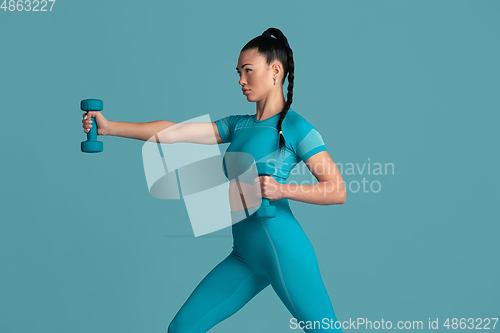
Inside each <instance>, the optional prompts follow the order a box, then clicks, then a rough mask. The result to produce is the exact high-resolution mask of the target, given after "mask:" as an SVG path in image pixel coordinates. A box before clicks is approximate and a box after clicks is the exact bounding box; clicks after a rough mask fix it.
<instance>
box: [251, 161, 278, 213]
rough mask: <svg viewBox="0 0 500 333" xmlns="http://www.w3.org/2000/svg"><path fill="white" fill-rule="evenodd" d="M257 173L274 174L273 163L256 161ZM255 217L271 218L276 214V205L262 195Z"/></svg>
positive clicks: (262, 174)
mask: <svg viewBox="0 0 500 333" xmlns="http://www.w3.org/2000/svg"><path fill="white" fill-rule="evenodd" d="M256 166H257V173H258V174H259V176H271V175H272V174H274V170H275V167H274V164H270V163H256ZM255 214H256V216H257V217H261V218H273V217H275V216H276V207H275V206H272V205H271V204H270V203H269V199H268V198H264V197H262V204H261V205H260V207H259V209H258V210H257V211H256V212H255Z"/></svg>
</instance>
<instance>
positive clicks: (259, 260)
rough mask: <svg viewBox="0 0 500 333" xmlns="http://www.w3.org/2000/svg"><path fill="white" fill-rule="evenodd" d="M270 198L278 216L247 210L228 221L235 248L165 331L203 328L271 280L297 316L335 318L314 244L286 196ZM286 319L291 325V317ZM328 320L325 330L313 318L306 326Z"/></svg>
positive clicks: (173, 332) (238, 306) (195, 331)
mask: <svg viewBox="0 0 500 333" xmlns="http://www.w3.org/2000/svg"><path fill="white" fill-rule="evenodd" d="M270 204H271V205H273V206H276V217H274V218H272V219H260V218H257V217H254V215H250V216H249V217H247V218H246V219H244V220H242V221H240V222H238V223H235V224H233V225H232V233H233V250H232V251H231V253H230V254H229V255H228V256H227V257H226V258H225V259H224V260H222V261H221V262H220V263H219V264H218V265H217V266H215V267H214V268H213V269H212V270H211V271H210V272H209V273H208V274H207V275H206V276H205V277H204V278H203V280H202V281H201V282H200V284H199V285H198V286H197V287H196V288H195V289H194V291H193V292H192V293H191V295H190V296H189V298H188V299H187V300H186V302H185V303H184V305H183V306H182V307H181V309H180V310H179V312H178V313H177V314H176V316H175V317H174V319H173V320H172V322H171V323H170V325H169V327H168V333H180V332H182V333H202V332H203V333H204V332H207V331H208V330H210V329H211V328H212V327H214V326H215V325H217V324H218V323H220V322H221V321H223V320H225V319H226V318H228V317H230V316H231V315H233V314H234V313H236V312H237V311H238V310H239V309H241V308H242V307H243V306H244V305H245V304H246V303H247V302H248V301H250V300H251V299H252V298H253V297H254V296H255V295H257V294H258V293H259V292H261V291H262V290H263V289H264V288H266V287H267V286H268V285H269V284H270V285H271V286H272V287H273V289H274V291H275V292H276V294H277V295H278V297H279V298H280V299H281V301H282V302H283V303H284V305H285V306H286V307H287V309H288V310H289V311H290V313H291V314H292V316H293V317H294V318H296V321H295V322H297V323H298V322H299V321H302V322H303V323H304V324H306V322H307V321H311V322H314V321H318V322H319V323H323V321H322V320H323V318H328V320H330V319H332V320H333V321H336V320H337V319H336V317H335V312H334V310H333V306H332V303H331V301H330V298H329V296H328V292H327V290H326V288H325V285H324V283H323V280H322V278H321V274H320V270H319V266H318V261H317V259H316V253H315V252H314V248H313V246H312V244H311V242H310V241H309V238H308V237H307V235H306V234H305V233H304V230H303V229H302V227H301V225H300V224H299V222H298V221H297V220H296V219H295V216H294V215H293V214H292V211H291V210H290V206H289V203H288V199H281V200H276V201H272V202H270ZM330 323H331V322H330ZM284 324H285V325H286V326H287V327H295V325H292V324H291V323H290V322H287V323H284ZM291 325H292V326H291ZM301 326H304V325H301ZM332 326H333V325H332V324H330V327H329V329H328V330H327V329H324V328H323V329H321V327H322V326H321V325H319V324H316V328H311V329H306V328H304V331H305V332H319V331H321V332H325V331H332V330H333V329H332ZM323 327H325V326H323ZM290 330H291V331H292V329H291V328H290ZM297 330H298V329H294V330H293V331H297ZM335 331H336V332H342V331H341V330H340V329H339V330H335Z"/></svg>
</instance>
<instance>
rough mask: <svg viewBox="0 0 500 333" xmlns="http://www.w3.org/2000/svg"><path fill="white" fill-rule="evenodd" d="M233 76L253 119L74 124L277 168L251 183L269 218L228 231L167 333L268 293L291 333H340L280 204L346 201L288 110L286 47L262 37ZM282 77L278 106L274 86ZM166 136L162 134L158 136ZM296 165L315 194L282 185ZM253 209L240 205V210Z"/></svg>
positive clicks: (279, 36)
mask: <svg viewBox="0 0 500 333" xmlns="http://www.w3.org/2000/svg"><path fill="white" fill-rule="evenodd" d="M273 36H274V37H273ZM236 70H237V71H238V74H239V76H240V80H239V84H240V85H241V87H242V91H243V94H244V95H245V96H246V98H247V100H248V101H250V102H256V103H257V112H256V114H255V115H230V116H228V117H225V118H222V119H219V120H216V121H215V122H211V123H210V122H208V123H194V122H191V123H180V124H177V123H173V122H169V121H166V120H159V121H154V122H148V123H128V122H111V121H108V120H106V118H104V116H102V114H101V113H100V112H99V111H89V112H88V113H86V114H84V119H83V121H82V122H83V128H84V132H88V131H89V128H90V127H91V126H92V125H91V120H90V117H95V118H94V119H95V121H96V123H97V126H98V134H99V135H115V136H121V137H127V138H134V139H138V140H143V141H147V140H148V139H150V138H152V137H154V136H156V140H157V142H161V143H176V142H191V143H200V144H215V143H217V144H220V143H229V142H230V143H231V144H230V146H229V147H228V149H227V151H226V152H245V153H248V154H251V155H252V156H253V158H254V159H255V161H256V162H265V161H267V160H270V159H272V160H273V162H274V163H275V165H276V171H275V174H273V175H272V176H260V177H257V178H256V183H255V184H256V185H255V186H254V188H256V189H257V190H258V193H257V194H258V195H259V196H261V197H265V198H268V199H269V202H270V204H271V205H272V206H275V207H276V216H275V217H274V218H269V219H265V218H258V217H256V216H255V214H253V215H250V216H248V217H246V218H244V219H242V220H241V221H239V222H237V223H234V224H232V234H233V249H232V251H231V253H230V254H229V255H228V256H227V257H226V258H225V259H224V260H222V261H221V262H220V263H219V264H218V265H217V266H216V267H215V268H213V269H212V271H210V272H209V273H208V274H207V275H206V276H205V277H204V279H203V280H202V281H201V282H200V284H199V285H198V286H197V287H196V288H195V289H194V291H193V292H192V293H191V295H190V296H189V298H188V299H187V300H186V302H185V303H184V304H183V306H182V307H181V308H180V310H179V311H178V313H177V314H176V316H175V317H174V319H173V320H172V322H171V323H170V325H169V327H168V332H169V333H178V332H186V333H187V332H189V333H198V332H200V333H201V332H207V331H208V330H210V329H211V328H212V327H214V326H215V325H217V324H218V323H220V322H221V321H223V320H224V319H226V318H228V317H230V316H231V315H233V314H234V313H236V312H237V311H238V310H239V309H241V308H242V307H243V306H244V305H245V304H246V303H247V302H248V301H250V300H251V299H252V298H253V297H254V296H255V295H257V294H258V293H259V292H260V291H262V290H263V289H264V288H266V287H267V286H269V285H271V286H272V288H273V289H274V291H275V292H276V294H277V295H278V297H279V298H280V299H281V301H282V302H283V303H284V305H285V306H286V307H287V309H288V310H289V311H290V313H291V314H292V315H293V317H294V318H292V320H291V321H290V324H289V325H290V327H291V328H292V327H294V328H297V327H300V328H302V329H303V330H304V331H305V332H318V331H324V330H325V328H327V329H328V330H332V329H337V330H338V331H341V330H340V328H339V326H338V325H334V324H333V323H334V322H335V321H336V320H337V318H336V316H335V312H334V309H333V306H332V303H331V301H330V297H329V295H328V292H327V290H326V288H325V285H324V283H323V280H322V277H321V274H320V270H319V265H318V261H317V258H316V254H315V251H314V248H313V246H312V244H311V242H310V241H309V238H308V237H307V236H306V234H305V233H304V230H303V229H302V227H301V225H300V224H299V222H298V221H297V220H296V219H295V217H294V215H293V214H292V211H291V210H290V206H289V202H288V200H289V199H292V200H297V201H301V202H306V203H313V204H318V205H333V204H343V203H344V202H345V200H346V191H345V188H344V182H343V180H342V177H341V175H340V172H339V170H338V169H337V167H336V165H335V163H334V162H333V161H332V159H331V158H330V156H329V154H328V152H327V151H326V147H325V144H324V142H323V140H322V138H321V135H320V134H319V133H318V131H317V130H316V128H315V127H314V126H312V125H311V124H310V123H309V122H308V121H306V120H305V119H304V118H303V117H302V116H301V115H299V114H298V113H297V112H295V111H293V110H292V109H291V108H290V105H291V104H292V91H293V80H294V61H293V53H292V50H291V48H290V46H289V44H288V41H287V39H286V37H285V36H284V35H283V33H282V32H281V31H280V30H279V29H276V28H269V29H267V30H266V31H265V32H264V33H263V34H262V35H260V36H258V37H255V38H254V39H252V40H251V41H250V42H248V43H247V44H246V45H245V46H244V47H243V49H242V50H241V52H240V56H239V59H238V65H237V67H236ZM287 75H288V95H287V100H286V101H285V99H284V95H283V88H282V85H283V83H284V80H285V78H286V77H287ZM87 115H88V116H89V117H87ZM173 125H176V126H173ZM171 126H173V127H172V128H171V130H170V131H163V130H164V129H166V128H169V127H171ZM159 133H163V134H159ZM214 134H215V136H214ZM276 148H278V149H276ZM226 155H227V153H226ZM301 160H302V161H304V163H305V164H306V166H307V167H308V168H309V170H310V171H311V173H312V174H313V175H314V176H315V177H316V179H317V180H318V183H317V184H313V185H292V184H286V179H287V178H288V176H289V174H290V172H291V171H292V169H293V168H294V167H295V166H296V164H297V163H299V162H300V161H301ZM225 172H226V171H225ZM226 176H227V172H226ZM259 203H260V202H258V203H257V204H252V203H251V202H247V203H246V206H245V207H246V209H248V208H250V207H252V206H256V205H258V204H259ZM326 323H328V324H326Z"/></svg>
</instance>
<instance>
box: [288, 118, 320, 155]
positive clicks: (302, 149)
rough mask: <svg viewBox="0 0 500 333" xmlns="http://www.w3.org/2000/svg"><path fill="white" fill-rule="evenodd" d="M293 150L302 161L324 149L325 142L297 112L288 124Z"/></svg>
mask: <svg viewBox="0 0 500 333" xmlns="http://www.w3.org/2000/svg"><path fill="white" fill-rule="evenodd" d="M290 129H291V133H290V134H291V135H292V137H293V140H292V144H293V148H294V152H295V154H296V155H298V156H299V157H300V158H301V159H302V161H304V162H305V161H307V159H308V158H309V157H311V156H313V155H314V154H317V153H319V152H321V151H325V150H326V146H325V143H324V141H323V138H322V137H321V134H320V133H319V132H318V130H317V129H316V128H315V127H314V126H313V125H311V124H310V123H309V122H308V121H307V120H305V119H304V118H303V117H302V116H300V115H298V114H297V117H295V118H294V119H293V120H292V121H291V124H290Z"/></svg>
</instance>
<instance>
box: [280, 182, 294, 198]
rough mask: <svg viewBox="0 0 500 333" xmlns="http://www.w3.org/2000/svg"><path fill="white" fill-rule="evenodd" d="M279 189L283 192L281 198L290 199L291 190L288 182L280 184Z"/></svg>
mask: <svg viewBox="0 0 500 333" xmlns="http://www.w3.org/2000/svg"><path fill="white" fill-rule="evenodd" d="M281 190H282V192H283V199H292V197H291V193H292V192H291V191H290V185H289V184H283V185H281Z"/></svg>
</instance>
